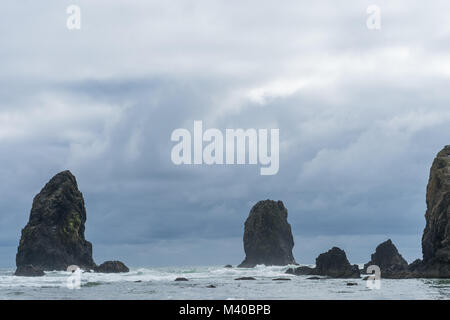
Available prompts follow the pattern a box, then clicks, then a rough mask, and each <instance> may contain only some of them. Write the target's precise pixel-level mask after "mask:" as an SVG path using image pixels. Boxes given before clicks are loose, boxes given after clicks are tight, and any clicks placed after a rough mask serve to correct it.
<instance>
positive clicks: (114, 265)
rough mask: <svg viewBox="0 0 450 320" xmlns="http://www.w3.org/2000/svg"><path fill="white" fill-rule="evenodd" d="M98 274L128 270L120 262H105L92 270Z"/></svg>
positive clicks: (128, 270)
mask: <svg viewBox="0 0 450 320" xmlns="http://www.w3.org/2000/svg"><path fill="white" fill-rule="evenodd" d="M94 271H95V272H98V273H121V272H130V269H128V267H127V266H126V265H125V264H124V263H123V262H122V261H105V262H103V263H102V264H101V265H99V266H98V267H95V268H94Z"/></svg>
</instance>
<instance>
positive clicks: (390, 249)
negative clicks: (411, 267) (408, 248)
mask: <svg viewBox="0 0 450 320" xmlns="http://www.w3.org/2000/svg"><path fill="white" fill-rule="evenodd" d="M371 265H377V266H378V267H379V268H380V271H381V277H382V278H397V277H404V276H405V272H406V271H407V270H408V262H406V260H405V259H403V257H402V256H401V254H400V253H399V252H398V250H397V248H396V247H395V245H394V244H393V243H392V241H391V239H388V240H386V241H385V242H383V243H381V244H380V245H378V246H377V248H376V249H375V253H374V254H372V256H371V260H370V261H369V262H368V263H366V264H365V265H364V270H366V269H367V267H368V266H371Z"/></svg>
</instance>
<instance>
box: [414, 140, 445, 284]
mask: <svg viewBox="0 0 450 320" xmlns="http://www.w3.org/2000/svg"><path fill="white" fill-rule="evenodd" d="M426 201H427V212H426V214H425V220H426V226H425V230H424V232H423V237H422V253H423V261H422V263H416V266H415V267H414V269H415V271H416V272H420V273H422V276H424V277H436V278H442V277H445V278H446V277H450V145H448V146H446V147H444V149H442V150H441V151H440V152H439V153H438V154H437V156H436V158H435V159H434V161H433V165H432V167H431V170H430V178H429V181H428V186H427V198H426Z"/></svg>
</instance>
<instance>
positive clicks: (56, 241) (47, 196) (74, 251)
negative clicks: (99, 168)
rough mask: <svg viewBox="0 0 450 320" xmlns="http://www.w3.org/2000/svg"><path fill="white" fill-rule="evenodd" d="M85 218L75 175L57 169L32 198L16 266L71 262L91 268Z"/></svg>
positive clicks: (64, 265) (56, 267) (62, 267)
mask: <svg viewBox="0 0 450 320" xmlns="http://www.w3.org/2000/svg"><path fill="white" fill-rule="evenodd" d="M85 222H86V208H85V206H84V199H83V195H82V193H81V192H80V191H79V190H78V185H77V181H76V179H75V177H74V176H73V175H72V173H71V172H70V171H63V172H61V173H58V174H57V175H56V176H54V177H53V178H52V179H51V180H50V181H49V182H48V183H47V184H46V185H45V187H44V188H43V189H42V190H41V192H40V193H39V194H38V195H36V197H35V198H34V200H33V206H32V208H31V213H30V218H29V221H28V224H27V225H26V226H25V228H24V229H22V236H21V239H20V243H19V248H18V252H17V255H16V265H17V268H18V270H22V269H24V268H25V267H26V268H32V267H34V268H38V269H41V270H44V271H50V270H66V269H67V267H68V266H70V265H77V266H79V267H80V268H82V269H93V268H94V267H95V263H94V260H93V259H92V245H91V243H90V242H89V241H87V240H86V239H85V238H84V228H85V227H84V225H85ZM31 266H32V267H31ZM18 275H20V272H19V273H18Z"/></svg>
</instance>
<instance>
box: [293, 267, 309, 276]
mask: <svg viewBox="0 0 450 320" xmlns="http://www.w3.org/2000/svg"><path fill="white" fill-rule="evenodd" d="M313 272H314V269H313V268H310V267H298V268H289V269H287V270H286V273H287V274H295V275H296V276H307V275H310V274H312V273H313Z"/></svg>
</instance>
